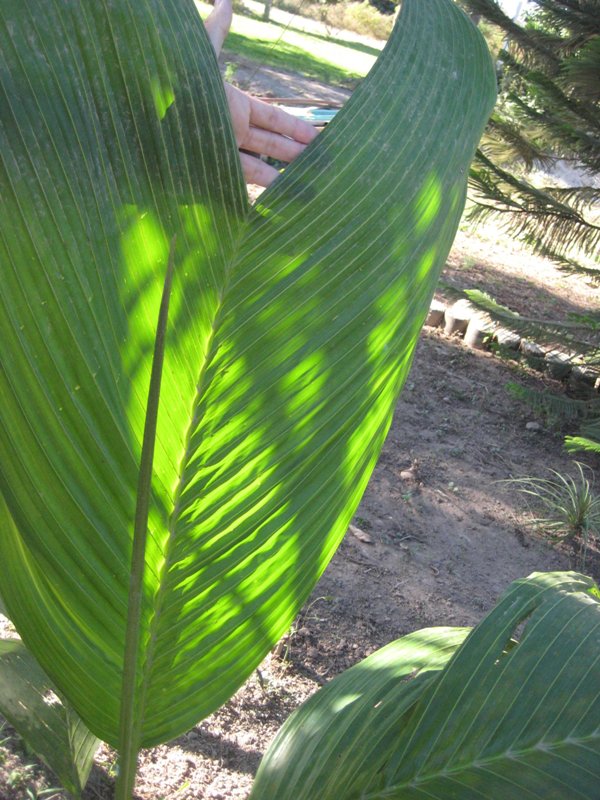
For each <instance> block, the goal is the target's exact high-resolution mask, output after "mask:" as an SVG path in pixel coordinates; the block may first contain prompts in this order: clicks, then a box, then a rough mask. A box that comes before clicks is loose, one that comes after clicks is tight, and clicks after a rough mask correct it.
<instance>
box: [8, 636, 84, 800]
mask: <svg viewBox="0 0 600 800" xmlns="http://www.w3.org/2000/svg"><path fill="white" fill-rule="evenodd" d="M0 713H2V715H3V716H4V717H6V719H7V720H8V721H9V722H10V723H11V724H12V725H13V726H14V727H15V728H16V730H17V731H18V733H19V734H20V735H21V736H22V737H23V738H24V739H25V741H26V742H27V744H28V745H29V747H31V749H32V750H34V751H35V752H36V753H37V755H38V756H39V757H40V758H41V759H42V761H44V762H45V763H46V764H47V765H48V766H49V767H50V769H52V770H53V771H54V772H55V773H56V774H57V776H58V778H59V779H60V781H61V783H62V785H63V786H64V787H65V789H68V790H69V791H70V792H71V793H72V794H74V795H76V796H79V794H80V792H81V789H82V787H83V786H85V782H86V780H87V777H88V775H89V772H90V769H91V766H92V761H93V758H94V753H95V752H96V749H97V747H98V744H99V742H98V739H96V737H95V736H93V735H92V734H91V733H90V732H89V731H88V729H87V728H86V727H85V725H84V724H83V722H82V721H81V720H80V719H79V717H78V716H77V715H76V714H75V713H74V712H73V710H72V709H70V708H69V707H68V705H65V704H63V703H61V702H60V700H59V698H58V697H57V696H56V693H55V691H54V687H53V686H52V684H51V683H50V681H49V680H48V678H47V676H46V675H44V673H43V671H42V670H41V669H40V666H39V664H38V663H37V662H36V660H35V659H34V658H33V656H32V655H31V653H29V652H28V651H27V650H26V648H25V646H24V645H23V643H22V642H20V641H19V640H18V639H0Z"/></svg>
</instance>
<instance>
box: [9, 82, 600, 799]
mask: <svg viewBox="0 0 600 800" xmlns="http://www.w3.org/2000/svg"><path fill="white" fill-rule="evenodd" d="M310 91H311V92H314V91H315V87H314V86H311V88H310ZM275 93H276V94H277V93H278V92H275ZM499 238H500V237H499V235H498V234H497V233H495V232H493V231H492V232H491V233H490V234H489V235H487V236H486V235H485V233H484V234H483V235H481V234H480V235H474V234H473V233H471V232H468V231H466V232H465V231H463V232H460V233H459V235H458V237H457V241H456V244H455V247H454V249H453V251H452V254H451V256H450V259H449V262H448V266H447V268H446V272H445V276H444V277H445V279H446V280H448V281H449V282H452V283H453V284H454V285H456V286H459V287H462V288H474V287H477V288H483V289H485V290H487V291H489V292H490V293H491V294H492V295H493V296H494V297H495V298H496V299H497V300H498V301H500V302H503V303H506V304H508V305H510V306H511V307H512V308H513V309H514V310H516V311H520V312H522V313H532V312H533V313H535V314H539V315H544V316H551V317H553V318H555V319H561V318H563V319H564V318H565V317H566V315H567V314H568V313H569V312H572V311H579V312H584V311H586V310H591V309H594V310H598V307H599V306H598V289H597V288H595V287H593V286H592V285H588V284H586V283H585V282H583V281H582V280H581V279H575V278H573V277H569V276H566V275H565V274H564V273H562V272H560V271H558V270H557V269H556V268H554V267H553V266H552V265H551V264H549V263H548V262H546V261H544V260H542V259H538V258H535V257H533V256H531V255H529V254H527V253H526V252H524V251H522V250H520V249H519V248H517V247H515V246H514V245H513V244H512V242H510V240H508V239H507V238H506V237H501V241H498V239H499ZM509 381H520V382H524V383H526V384H527V385H530V386H541V385H542V384H548V383H549V382H550V380H549V379H548V378H545V377H543V376H541V375H539V374H537V373H533V372H530V371H528V370H527V369H526V368H524V367H523V366H521V365H518V364H517V363H515V362H513V361H508V360H504V359H501V358H499V357H497V356H495V355H492V354H491V353H486V352H479V351H474V350H470V349H468V348H467V347H466V346H465V345H464V343H463V342H462V341H461V340H459V339H457V338H451V337H447V336H446V335H445V334H444V333H443V332H442V331H441V330H440V329H428V328H426V329H424V331H423V334H422V336H421V339H420V342H419V345H418V350H417V354H416V358H415V361H414V365H413V368H412V371H411V374H410V376H409V378H408V381H407V384H406V387H405V389H404V391H403V394H402V397H401V399H400V402H399V403H398V406H397V409H396V414H395V419H394V423H393V426H392V428H391V430H390V433H389V436H388V439H387V442H386V445H385V447H384V449H383V452H382V455H381V458H380V460H379V463H378V465H377V468H376V469H375V472H374V474H373V477H372V479H371V482H370V484H369V487H368V489H367V491H366V494H365V496H364V498H363V500H362V503H361V505H360V507H359V509H358V511H357V514H356V516H355V518H354V526H355V528H354V529H351V531H349V533H348V534H347V536H346V538H345V539H344V541H343V543H342V545H341V547H340V549H339V551H338V553H337V554H336V556H335V557H334V559H333V561H332V562H331V564H330V566H329V567H328V569H327V571H326V572H325V574H324V576H323V578H322V580H321V581H320V583H319V584H318V586H317V588H316V589H315V591H314V593H313V595H312V598H311V600H310V602H309V603H308V604H307V606H306V607H305V609H304V610H303V612H302V613H301V615H300V617H299V619H298V620H297V621H296V623H295V625H294V626H293V629H292V630H291V631H290V634H289V635H288V636H287V637H286V638H285V639H284V640H283V642H282V643H281V645H280V646H279V647H278V649H277V651H276V652H274V653H272V654H270V655H269V656H268V657H267V659H266V660H265V662H264V663H263V664H262V665H261V667H260V670H257V671H256V672H255V673H254V674H253V675H252V677H251V678H250V680H249V681H248V682H247V684H246V685H245V686H244V687H243V688H242V689H240V691H239V692H238V693H237V694H236V695H235V696H234V697H233V699H232V700H231V701H230V702H229V703H228V704H227V705H226V706H224V707H223V708H222V709H221V710H220V711H219V712H218V713H216V714H214V715H213V716H211V717H209V718H208V719H206V720H204V721H203V722H200V723H199V724H198V725H197V726H196V727H195V728H194V729H193V730H191V731H190V732H188V733H187V734H185V735H184V736H181V737H180V738H179V739H177V740H176V741H174V742H172V743H170V744H168V745H164V746H161V747H157V748H155V749H153V750H151V751H147V752H144V753H143V755H142V758H141V764H140V771H139V778H138V783H137V786H136V795H135V796H136V798H138V800H160V799H161V798H164V800H205V799H206V800H208V799H209V798H210V799H211V800H229V799H230V798H239V800H242V798H246V797H247V795H248V792H249V790H250V787H251V784H252V778H253V775H254V773H255V771H256V769H257V766H258V763H259V760H260V757H261V754H262V753H263V752H264V750H265V749H266V747H267V746H268V744H269V742H270V741H271V739H272V738H273V736H274V734H275V733H276V731H277V729H278V728H279V727H280V725H281V724H282V722H283V721H284V720H285V718H286V717H287V716H288V715H289V713H290V712H291V711H292V710H293V709H294V708H295V707H296V706H297V705H298V704H299V703H301V702H302V701H303V700H304V699H305V698H306V697H308V696H309V695H310V694H311V693H313V692H314V691H315V690H316V689H317V688H318V687H319V686H320V685H322V684H323V683H324V682H326V681H327V680H328V679H330V678H331V677H333V676H334V675H335V674H337V673H339V672H340V671H342V670H343V669H345V668H347V667H349V666H351V665H352V664H354V663H356V662H357V661H358V660H359V659H361V658H363V657H364V656H366V655H367V654H369V653H371V652H372V651H373V650H375V649H376V648H378V647H381V646H382V645H384V644H387V643H388V642H390V641H391V640H393V639H395V638H398V637H399V636H402V635H403V634H406V633H408V632H409V631H413V630H415V629H418V628H423V627H427V626H432V625H473V624H475V623H477V622H478V620H480V619H481V617H482V616H483V615H484V614H485V613H486V612H487V611H488V610H489V609H490V608H491V607H492V606H493V605H494V603H495V601H496V600H497V598H498V597H499V595H500V594H501V593H502V592H503V591H504V590H505V589H506V588H507V586H508V584H509V583H510V582H511V581H512V580H514V579H517V578H522V577H524V576H526V575H528V574H529V573H531V572H533V571H536V570H560V569H569V568H571V567H573V566H575V563H574V557H573V555H572V554H570V553H569V552H567V551H565V550H563V551H561V550H559V549H557V548H556V547H555V546H552V545H550V544H549V542H548V541H547V540H546V539H544V537H543V536H542V535H540V534H539V533H535V532H534V531H532V530H531V529H530V528H529V527H528V525H527V510H526V508H525V506H524V502H523V499H522V497H521V496H520V495H519V494H518V493H516V492H515V491H514V490H511V489H510V488H509V487H507V486H506V484H503V483H502V481H503V480H504V479H506V478H510V477H515V476H523V475H531V476H543V475H545V474H546V471H547V469H548V468H549V467H551V468H553V469H556V470H558V471H560V472H570V471H572V460H571V459H570V458H569V457H568V455H567V454H566V453H565V451H564V449H563V446H562V438H563V434H564V430H560V429H557V428H553V427H549V426H548V424H547V421H546V420H545V419H544V418H543V417H537V416H536V415H535V414H533V413H532V411H531V410H530V409H528V408H527V406H525V405H524V404H522V403H520V402H519V401H517V400H515V399H514V398H513V397H512V396H511V395H509V393H508V392H507V390H506V384H507V382H509ZM555 388H556V389H558V390H560V386H559V385H558V384H556V385H555ZM532 421H533V422H538V423H539V428H538V429H536V430H530V429H528V428H527V427H526V425H527V423H528V422H532ZM580 460H586V459H584V458H582V459H580ZM587 461H588V463H589V464H590V466H592V467H594V466H597V464H596V463H595V462H594V461H593V460H591V459H587ZM586 571H588V572H591V573H594V574H595V577H596V578H598V577H599V570H598V561H597V560H596V557H595V555H594V554H593V553H592V554H591V555H590V557H589V561H588V565H587V569H586ZM3 739H4V740H5V741H4V742H2V740H3ZM0 742H2V743H1V744H0V800H21V798H23V800H25V798H28V797H29V798H32V797H35V794H29V795H28V794H27V789H28V787H30V788H31V789H32V791H33V790H34V789H37V790H40V789H43V788H47V787H52V786H53V785H54V781H53V778H52V777H51V776H50V775H49V774H48V773H46V772H45V771H44V770H43V769H41V768H40V767H38V766H36V765H35V764H34V759H33V758H32V757H31V756H28V755H26V754H25V753H24V751H23V750H22V748H21V746H20V745H19V743H18V741H17V739H16V737H15V736H14V733H13V732H12V731H11V729H10V727H9V726H5V727H4V729H3V731H2V733H1V735H0ZM113 784H114V758H113V754H112V753H111V752H110V751H109V750H108V749H106V748H102V749H101V750H100V752H99V754H98V757H97V763H96V766H95V767H94V769H93V772H92V776H91V779H90V782H89V785H88V788H87V789H86V792H85V798H86V800H108V798H110V797H111V792H112V786H113ZM46 797H47V798H50V797H52V798H54V800H59V798H60V799H61V800H62V795H61V794H60V793H49V794H48V795H46Z"/></svg>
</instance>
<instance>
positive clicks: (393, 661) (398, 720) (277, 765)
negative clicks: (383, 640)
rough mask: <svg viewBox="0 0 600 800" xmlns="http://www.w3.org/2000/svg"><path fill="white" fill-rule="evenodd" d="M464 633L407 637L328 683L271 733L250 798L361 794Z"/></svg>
mask: <svg viewBox="0 0 600 800" xmlns="http://www.w3.org/2000/svg"><path fill="white" fill-rule="evenodd" d="M468 632H469V629H468V628H427V629H425V630H420V631H416V632H415V633H410V634H408V636H403V637H402V639H398V640H397V641H395V642H392V643H391V644H388V645H387V647H382V648H381V650H377V651H376V652H375V653H373V655H371V656H369V657H368V658H365V659H364V660H363V661H361V662H359V663H358V664H356V665H355V666H354V667H351V668H350V669H348V670H346V671H345V672H343V673H342V674H341V675H338V676H337V677H336V678H334V679H333V680H332V681H331V682H330V683H328V684H327V686H325V687H324V688H323V689H321V690H320V691H318V692H317V693H316V694H314V695H313V696H312V697H311V698H309V699H308V700H307V701H306V702H305V703H304V704H303V705H302V706H300V708H299V709H298V710H297V711H295V712H294V714H293V715H292V716H291V717H290V718H289V719H288V720H287V722H286V723H285V724H284V726H283V727H282V729H281V730H280V732H279V733H278V734H277V737H276V739H275V740H274V742H273V744H272V745H271V746H270V748H269V750H268V751H267V754H266V755H265V757H264V759H263V761H262V762H261V765H260V769H259V772H258V775H257V776H256V781H255V783H254V787H253V790H252V794H251V798H257V799H258V798H273V797H276V798H278V800H279V798H282V799H283V798H294V800H314V798H317V797H318V798H319V800H343V798H346V797H360V796H361V791H363V790H365V788H366V787H368V786H369V785H370V784H371V783H372V782H373V779H374V777H375V776H377V775H378V773H380V772H381V771H382V770H383V769H384V768H385V765H386V764H387V762H388V761H389V758H390V749H391V748H393V746H394V744H395V742H396V741H397V739H398V737H399V736H400V735H401V733H402V729H403V727H404V722H405V717H406V716H407V715H408V714H409V713H410V711H411V710H412V708H413V707H414V705H415V703H416V702H417V701H418V699H419V698H420V697H421V696H422V694H423V692H424V691H425V689H426V688H427V687H428V686H429V684H430V683H431V681H432V680H434V679H435V678H436V676H437V674H438V672H439V671H440V670H441V669H442V668H443V667H444V665H445V664H446V663H447V661H448V659H449V658H450V657H451V656H452V654H453V653H454V651H455V650H456V648H457V647H458V646H459V645H460V644H461V642H462V641H463V640H464V638H465V636H466V635H467V633H468Z"/></svg>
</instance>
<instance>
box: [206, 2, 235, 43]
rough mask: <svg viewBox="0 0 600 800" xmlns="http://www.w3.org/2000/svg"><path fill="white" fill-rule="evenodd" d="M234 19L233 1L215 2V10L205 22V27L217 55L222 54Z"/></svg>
mask: <svg viewBox="0 0 600 800" xmlns="http://www.w3.org/2000/svg"><path fill="white" fill-rule="evenodd" d="M232 18H233V6H232V4H231V0H215V5H214V8H213V10H212V11H211V12H210V14H209V15H208V17H207V18H206V19H205V20H204V27H205V28H206V32H207V33H208V38H209V39H210V41H211V44H212V46H213V49H214V51H215V53H216V54H217V55H219V53H220V52H221V47H223V42H224V41H225V38H226V36H227V34H228V33H229V28H230V26H231V20H232Z"/></svg>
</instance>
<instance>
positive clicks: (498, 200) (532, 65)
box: [461, 0, 600, 271]
mask: <svg viewBox="0 0 600 800" xmlns="http://www.w3.org/2000/svg"><path fill="white" fill-rule="evenodd" d="M461 1H462V3H463V5H464V6H466V7H467V8H468V9H469V10H470V11H471V13H473V14H476V15H478V16H480V17H483V18H484V19H486V20H487V21H488V22H490V23H492V24H493V25H495V26H498V27H499V28H500V29H501V30H502V31H503V33H504V35H505V39H504V45H503V47H502V49H501V51H500V53H499V54H498V61H497V70H498V78H499V89H500V96H499V103H498V105H497V107H496V110H495V112H494V114H493V116H492V118H491V120H490V123H489V125H488V129H487V133H486V136H485V137H484V140H483V142H482V144H481V147H480V149H479V151H478V153H477V157H476V160H475V163H474V166H473V169H472V171H471V188H472V194H473V195H474V199H475V200H476V202H477V205H476V206H475V208H474V211H473V212H472V216H473V217H474V218H475V219H481V218H485V217H487V216H489V215H494V216H496V218H500V219H502V220H504V222H505V223H506V229H507V230H508V232H509V233H511V234H512V235H515V236H517V237H518V238H520V239H521V240H523V241H525V242H527V243H528V244H529V245H531V246H532V247H533V248H534V249H535V250H536V251H537V252H540V253H542V254H544V255H547V256H550V257H551V258H553V259H555V260H557V261H558V262H559V263H562V264H563V265H564V266H565V267H570V268H573V269H581V268H582V264H581V263H580V261H583V262H584V264H585V261H586V260H587V259H592V260H594V259H595V258H597V255H598V252H599V248H600V214H599V210H598V204H599V202H600V188H598V185H597V181H596V182H595V181H594V177H595V175H596V174H597V173H598V172H599V171H600V0H566V1H565V0H563V1H562V2H559V0H536V2H534V3H530V4H529V10H528V12H527V15H526V18H525V21H524V22H523V23H518V22H516V21H513V20H512V19H510V18H509V17H507V16H506V14H505V13H504V12H503V11H502V9H501V8H500V6H499V4H498V3H497V2H496V1H495V0H461ZM559 160H564V161H566V162H567V163H568V164H569V165H570V166H573V167H574V168H575V169H576V170H577V173H578V175H579V176H581V180H577V181H575V180H572V181H570V183H572V184H573V185H568V186H566V187H564V186H563V187H560V188H559V187H557V186H553V185H551V183H552V182H551V181H546V180H545V179H534V178H532V177H531V176H530V174H529V171H530V170H531V168H532V167H540V166H541V167H544V168H545V169H546V170H547V171H549V172H551V171H552V169H553V167H554V166H555V165H556V163H557V161H559ZM575 184H577V185H575ZM589 267H590V265H589V263H588V265H587V269H586V271H587V270H588V269H589ZM584 269H585V267H584ZM592 269H593V264H592Z"/></svg>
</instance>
